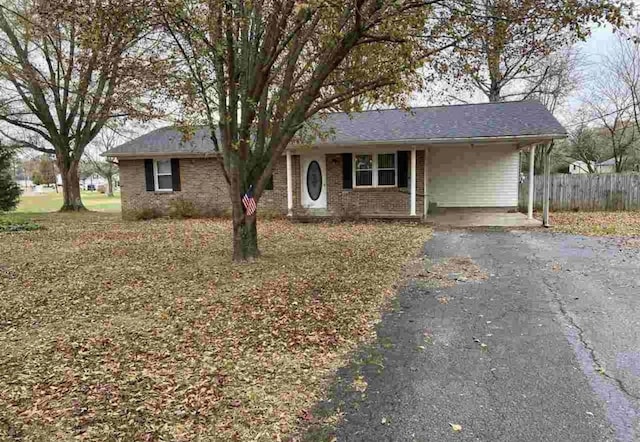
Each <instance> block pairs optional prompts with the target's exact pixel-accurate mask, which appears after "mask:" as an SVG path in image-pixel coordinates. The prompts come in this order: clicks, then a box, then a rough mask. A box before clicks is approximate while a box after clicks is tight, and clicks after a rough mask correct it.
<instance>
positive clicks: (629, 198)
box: [519, 173, 640, 210]
mask: <svg viewBox="0 0 640 442" xmlns="http://www.w3.org/2000/svg"><path fill="white" fill-rule="evenodd" d="M542 179H543V176H542V175H536V177H535V180H534V183H535V192H534V194H535V197H534V199H535V204H534V206H535V207H536V209H539V208H541V207H542V185H543V181H542ZM550 179H551V192H550V208H551V210H638V209H640V174H634V173H625V174H615V173H611V174H591V173H590V174H580V175H569V174H558V175H551V177H550ZM519 195H520V207H521V208H526V207H527V200H528V198H529V183H528V177H527V179H526V180H525V181H524V182H523V183H520V193H519Z"/></svg>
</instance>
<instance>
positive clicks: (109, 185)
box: [107, 176, 113, 196]
mask: <svg viewBox="0 0 640 442" xmlns="http://www.w3.org/2000/svg"><path fill="white" fill-rule="evenodd" d="M107 196H113V177H112V176H110V177H108V178H107Z"/></svg>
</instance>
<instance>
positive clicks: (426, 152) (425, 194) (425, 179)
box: [422, 147, 429, 218]
mask: <svg viewBox="0 0 640 442" xmlns="http://www.w3.org/2000/svg"><path fill="white" fill-rule="evenodd" d="M428 156H429V148H428V147H425V148H424V164H423V165H422V169H423V170H422V181H423V183H422V195H423V197H422V203H423V204H422V205H423V207H422V216H423V217H425V218H426V217H427V213H429V198H428V194H429V172H428V167H429V162H428V160H427V157H428Z"/></svg>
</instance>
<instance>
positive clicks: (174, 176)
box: [171, 158, 180, 191]
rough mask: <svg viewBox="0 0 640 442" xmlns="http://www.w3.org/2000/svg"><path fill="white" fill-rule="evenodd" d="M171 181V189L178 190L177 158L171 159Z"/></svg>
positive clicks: (178, 163) (178, 162)
mask: <svg viewBox="0 0 640 442" xmlns="http://www.w3.org/2000/svg"><path fill="white" fill-rule="evenodd" d="M171 181H172V187H173V190H176V191H179V190H180V160H179V159H177V158H172V159H171Z"/></svg>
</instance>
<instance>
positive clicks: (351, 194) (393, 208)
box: [294, 150, 424, 217]
mask: <svg viewBox="0 0 640 442" xmlns="http://www.w3.org/2000/svg"><path fill="white" fill-rule="evenodd" d="M385 152H389V151H388V150H385ZM423 162H424V151H417V152H416V165H417V183H416V189H417V195H416V214H418V215H421V214H422V204H423V202H422V195H423V192H422V190H423V187H422V186H423V176H424V174H423V172H422V171H423ZM326 168H327V212H328V213H329V214H330V215H333V216H342V217H350V216H357V215H376V214H398V215H408V214H409V205H410V200H409V198H410V195H409V189H408V188H398V187H379V188H353V189H344V188H343V181H342V155H341V154H329V155H326ZM295 173H297V175H298V176H300V173H301V170H300V165H299V163H298V168H297V170H296V171H295ZM298 189H301V187H300V185H298ZM294 201H296V203H297V209H298V211H304V210H303V209H302V206H301V205H300V199H299V198H298V199H296V200H294Z"/></svg>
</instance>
